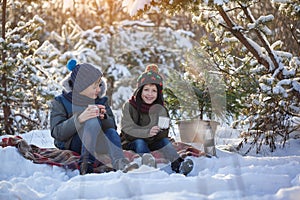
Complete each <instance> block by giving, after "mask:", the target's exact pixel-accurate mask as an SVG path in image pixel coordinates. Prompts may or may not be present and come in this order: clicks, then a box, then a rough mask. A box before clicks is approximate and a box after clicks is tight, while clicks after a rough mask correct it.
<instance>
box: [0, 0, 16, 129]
mask: <svg viewBox="0 0 300 200" xmlns="http://www.w3.org/2000/svg"><path fill="white" fill-rule="evenodd" d="M6 5H7V0H3V3H2V38H3V40H5V24H6ZM1 55H2V58H1V61H2V65H3V67H4V70H3V73H2V77H1V85H2V88H3V90H2V98H3V99H4V101H3V104H2V108H3V114H4V129H5V134H14V131H13V129H12V123H13V121H12V119H11V109H10V106H9V100H8V98H7V77H6V73H5V71H6V69H5V60H6V54H5V50H2V52H1Z"/></svg>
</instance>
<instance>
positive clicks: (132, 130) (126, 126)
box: [121, 102, 153, 140]
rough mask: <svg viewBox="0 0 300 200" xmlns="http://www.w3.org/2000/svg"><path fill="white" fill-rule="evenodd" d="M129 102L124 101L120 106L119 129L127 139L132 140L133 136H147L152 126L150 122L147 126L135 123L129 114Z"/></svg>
mask: <svg viewBox="0 0 300 200" xmlns="http://www.w3.org/2000/svg"><path fill="white" fill-rule="evenodd" d="M129 109H130V104H129V103H128V102H126V103H125V104H124V105H123V108H122V116H121V131H122V133H124V134H125V135H126V138H127V139H128V140H134V139H135V138H149V137H150V135H149V133H150V129H151V128H152V127H153V126H152V124H149V125H147V126H143V127H142V126H139V125H137V124H136V123H135V122H134V121H133V119H132V116H131V114H130V111H129Z"/></svg>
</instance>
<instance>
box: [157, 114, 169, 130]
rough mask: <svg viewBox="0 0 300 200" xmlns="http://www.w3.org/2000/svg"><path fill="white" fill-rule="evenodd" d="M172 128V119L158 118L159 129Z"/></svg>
mask: <svg viewBox="0 0 300 200" xmlns="http://www.w3.org/2000/svg"><path fill="white" fill-rule="evenodd" d="M169 126H170V118H169V117H162V116H159V117H158V127H159V128H160V129H168V128H169Z"/></svg>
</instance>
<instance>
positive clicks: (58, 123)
mask: <svg viewBox="0 0 300 200" xmlns="http://www.w3.org/2000/svg"><path fill="white" fill-rule="evenodd" d="M81 127H82V124H80V122H79V121H78V114H74V115H72V116H71V117H69V116H68V113H67V112H66V110H65V108H64V106H63V104H62V103H60V102H59V101H57V100H53V101H52V102H51V113H50V129H51V136H52V137H53V138H55V139H57V140H59V141H67V140H68V139H70V138H71V137H72V136H73V135H74V134H76V133H77V130H78V129H80V128H81Z"/></svg>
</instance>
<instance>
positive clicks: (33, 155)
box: [0, 136, 206, 173]
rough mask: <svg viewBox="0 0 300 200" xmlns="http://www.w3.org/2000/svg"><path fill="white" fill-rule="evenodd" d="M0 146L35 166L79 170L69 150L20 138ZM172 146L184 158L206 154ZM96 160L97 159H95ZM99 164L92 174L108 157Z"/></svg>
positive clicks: (104, 168)
mask: <svg viewBox="0 0 300 200" xmlns="http://www.w3.org/2000/svg"><path fill="white" fill-rule="evenodd" d="M0 145H1V146H2V147H3V148H4V147H7V146H15V147H16V148H17V149H18V151H19V152H20V154H21V155H22V156H23V157H24V158H26V159H29V160H32V161H33V163H36V164H48V165H55V166H59V167H64V168H67V169H73V170H75V169H79V164H78V162H79V158H80V155H79V154H77V153H76V152H73V151H70V150H60V149H57V148H40V147H38V146H36V145H33V144H28V143H27V142H26V140H24V139H23V138H22V137H20V136H13V137H6V138H2V141H1V142H0ZM172 145H173V146H174V148H175V149H176V150H177V152H178V154H179V155H180V156H181V157H182V158H185V157H186V156H195V157H200V156H205V155H206V154H205V153H204V152H202V151H200V150H199V149H197V148H195V147H193V146H192V145H189V144H186V143H183V142H174V141H173V142H172ZM151 154H152V155H153V156H154V157H155V159H156V162H157V163H167V162H168V161H167V160H166V159H165V158H164V156H163V154H162V153H161V152H159V151H153V152H151ZM124 155H125V157H126V158H128V159H129V161H133V160H134V159H135V158H137V157H139V155H138V154H137V153H135V152H133V151H128V150H124ZM97 158H98V157H97ZM99 160H100V161H101V163H97V162H96V163H94V172H95V173H100V172H104V171H109V170H107V166H111V164H110V163H111V161H110V158H109V156H108V155H106V154H101V158H100V159H99Z"/></svg>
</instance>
